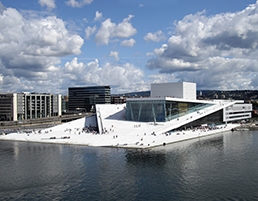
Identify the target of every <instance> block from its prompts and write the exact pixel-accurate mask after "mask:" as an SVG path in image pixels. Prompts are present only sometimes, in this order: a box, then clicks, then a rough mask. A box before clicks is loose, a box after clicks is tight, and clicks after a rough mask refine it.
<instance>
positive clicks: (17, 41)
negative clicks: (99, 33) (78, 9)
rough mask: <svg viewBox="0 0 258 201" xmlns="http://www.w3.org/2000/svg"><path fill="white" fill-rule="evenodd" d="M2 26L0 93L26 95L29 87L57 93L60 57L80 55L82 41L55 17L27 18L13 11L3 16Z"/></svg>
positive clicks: (2, 14) (4, 12) (0, 21)
mask: <svg viewBox="0 0 258 201" xmlns="http://www.w3.org/2000/svg"><path fill="white" fill-rule="evenodd" d="M0 25H1V29H0V49H2V50H3V49H4V50H5V51H0V72H1V74H2V75H1V77H2V82H0V88H1V91H10V90H13V91H19V90H20V91H24V90H25V89H27V88H28V86H30V87H33V88H34V89H35V90H36V89H40V90H50V91H51V89H52V90H53V91H56V89H57V86H58V83H59V80H58V78H59V75H60V74H61V73H58V72H57V69H58V67H56V65H58V64H60V59H59V57H62V56H66V55H73V54H80V53H81V50H80V48H81V47H82V45H83V42H84V41H83V39H82V38H81V37H80V36H79V35H76V34H72V33H70V32H69V31H68V30H67V29H66V27H65V23H64V22H63V21H62V20H61V19H59V18H57V17H55V16H49V17H46V18H28V17H26V18H24V17H23V16H22V15H21V14H20V13H19V12H18V11H17V10H15V9H12V8H7V9H5V10H3V12H2V13H0ZM8 80H13V86H9V82H8ZM60 80H62V79H61V78H60ZM15 83H17V84H15ZM45 86H49V87H48V88H47V89H46V87H45ZM51 86H53V88H51ZM45 92H47V91H45Z"/></svg>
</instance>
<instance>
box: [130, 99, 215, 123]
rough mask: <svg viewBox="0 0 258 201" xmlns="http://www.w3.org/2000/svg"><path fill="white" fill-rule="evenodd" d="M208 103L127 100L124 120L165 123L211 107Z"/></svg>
mask: <svg viewBox="0 0 258 201" xmlns="http://www.w3.org/2000/svg"><path fill="white" fill-rule="evenodd" d="M211 105H212V104H209V103H198V102H184V101H180V102H178V101H173V100H169V99H166V98H163V99H162V98H161V99H128V100H127V102H126V120H129V121H139V122H166V121H170V120H172V119H176V118H179V117H180V116H183V115H185V114H189V113H191V112H196V111H199V110H201V109H204V108H206V107H209V106H211Z"/></svg>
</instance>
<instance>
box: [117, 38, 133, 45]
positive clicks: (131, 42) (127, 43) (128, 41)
mask: <svg viewBox="0 0 258 201" xmlns="http://www.w3.org/2000/svg"><path fill="white" fill-rule="evenodd" d="M134 44H135V40H134V39H132V38H131V39H128V40H123V41H122V42H121V43H120V45H121V46H125V47H133V46H134Z"/></svg>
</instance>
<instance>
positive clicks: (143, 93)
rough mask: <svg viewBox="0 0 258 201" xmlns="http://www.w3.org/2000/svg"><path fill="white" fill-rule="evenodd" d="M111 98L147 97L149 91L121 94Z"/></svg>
mask: <svg viewBox="0 0 258 201" xmlns="http://www.w3.org/2000/svg"><path fill="white" fill-rule="evenodd" d="M112 96H126V97H133V96H138V97H149V96H150V91H140V92H130V93H123V94H112Z"/></svg>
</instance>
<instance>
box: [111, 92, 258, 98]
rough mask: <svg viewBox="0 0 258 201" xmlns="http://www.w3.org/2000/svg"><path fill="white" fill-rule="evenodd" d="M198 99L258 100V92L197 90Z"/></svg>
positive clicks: (132, 94) (134, 95)
mask: <svg viewBox="0 0 258 201" xmlns="http://www.w3.org/2000/svg"><path fill="white" fill-rule="evenodd" d="M196 95H197V97H198V98H205V99H207V98H208V99H233V100H258V90H231V91H229V90H228V91H221V90H197V91H196ZM112 96H126V97H149V96H150V91H140V92H130V93H123V94H112Z"/></svg>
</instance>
